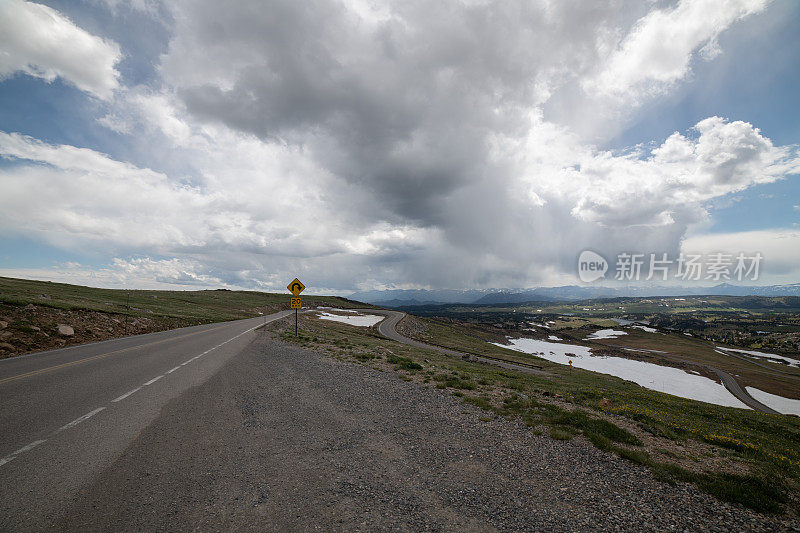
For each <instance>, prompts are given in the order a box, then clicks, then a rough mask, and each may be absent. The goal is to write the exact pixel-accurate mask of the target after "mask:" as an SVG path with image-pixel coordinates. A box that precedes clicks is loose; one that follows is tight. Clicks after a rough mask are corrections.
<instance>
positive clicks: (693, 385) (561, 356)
mask: <svg viewBox="0 0 800 533" xmlns="http://www.w3.org/2000/svg"><path fill="white" fill-rule="evenodd" d="M598 333H599V332H598ZM508 342H509V343H510V346H509V345H506V344H500V343H492V344H494V345H495V346H501V347H503V348H510V349H512V350H517V351H518V352H523V353H528V354H532V355H536V356H538V357H541V358H542V359H547V360H548V361H552V362H554V363H558V364H562V365H567V364H569V361H570V360H571V361H572V364H573V366H575V367H577V368H583V369H584V370H591V371H593V372H599V373H601V374H610V375H612V376H617V377H619V378H622V379H626V380H628V381H633V382H634V383H638V384H639V385H641V386H642V387H645V388H648V389H651V390H656V391H660V392H665V393H667V394H672V395H673V396H680V397H681V398H688V399H690V400H698V401H701V402H708V403H713V404H716V405H724V406H728V407H738V408H740V409H749V407H747V406H746V405H745V404H743V403H742V402H740V401H739V400H738V399H737V398H736V397H735V396H734V395H733V394H731V393H730V392H728V389H726V388H725V386H724V385H721V384H719V383H717V382H716V381H713V380H711V379H708V378H706V377H703V376H698V375H694V374H689V373H687V372H684V371H683V370H680V369H678V368H672V367H666V366H659V365H654V364H653V363H645V362H643V361H634V360H632V359H625V358H623V357H596V356H593V355H592V350H591V348H589V347H587V346H579V345H574V344H563V343H559V342H548V341H543V340H538V339H528V338H520V339H509V340H508Z"/></svg>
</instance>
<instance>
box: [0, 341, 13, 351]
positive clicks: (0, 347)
mask: <svg viewBox="0 0 800 533" xmlns="http://www.w3.org/2000/svg"><path fill="white" fill-rule="evenodd" d="M0 350H5V351H7V352H13V351H14V345H12V344H8V343H7V342H0Z"/></svg>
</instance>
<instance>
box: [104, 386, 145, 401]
mask: <svg viewBox="0 0 800 533" xmlns="http://www.w3.org/2000/svg"><path fill="white" fill-rule="evenodd" d="M140 390H142V388H141V387H136V388H135V389H133V390H129V391H128V392H126V393H125V394H123V395H122V396H120V397H119V398H114V399H113V400H111V401H112V402H114V403H116V402H121V401H122V400H124V399H125V398H127V397H128V396H130V395H131V394H133V393H136V392H139V391H140Z"/></svg>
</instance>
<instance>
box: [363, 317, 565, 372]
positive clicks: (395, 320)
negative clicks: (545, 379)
mask: <svg viewBox="0 0 800 533" xmlns="http://www.w3.org/2000/svg"><path fill="white" fill-rule="evenodd" d="M358 311H361V312H363V313H374V314H377V315H383V316H385V317H386V319H385V320H382V321H381V322H380V323H378V333H380V334H381V335H383V336H384V337H386V338H387V339H391V340H393V341H397V342H400V343H403V344H408V345H409V346H417V347H418V348H426V349H428V350H435V351H437V352H439V353H443V354H445V355H449V356H451V357H458V358H462V359H469V360H470V361H479V362H482V363H487V364H490V365H495V366H499V367H502V368H507V369H509V370H516V371H518V372H523V373H525V374H538V375H541V376H550V375H552V374H550V372H545V371H543V370H541V368H540V367H538V366H537V365H534V364H530V365H526V364H524V363H520V362H511V361H507V360H505V359H500V358H494V357H488V356H485V355H477V354H468V353H464V352H457V351H455V350H451V349H450V348H445V347H444V346H437V345H435V344H429V343H426V342H421V341H418V340H416V339H412V338H410V337H406V336H405V335H403V334H402V333H400V332H398V331H397V325H398V324H399V323H400V321H401V320H403V318H405V316H406V314H405V313H403V312H402V311H389V310H385V309H358Z"/></svg>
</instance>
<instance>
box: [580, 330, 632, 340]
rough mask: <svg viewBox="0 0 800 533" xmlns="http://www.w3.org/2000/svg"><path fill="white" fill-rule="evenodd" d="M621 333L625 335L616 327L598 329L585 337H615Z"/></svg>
mask: <svg viewBox="0 0 800 533" xmlns="http://www.w3.org/2000/svg"><path fill="white" fill-rule="evenodd" d="M623 335H627V333H625V332H624V331H618V330H616V329H599V330H597V331H595V332H594V333H592V334H591V335H589V336H588V337H586V338H587V339H615V338H617V337H621V336H623Z"/></svg>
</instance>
